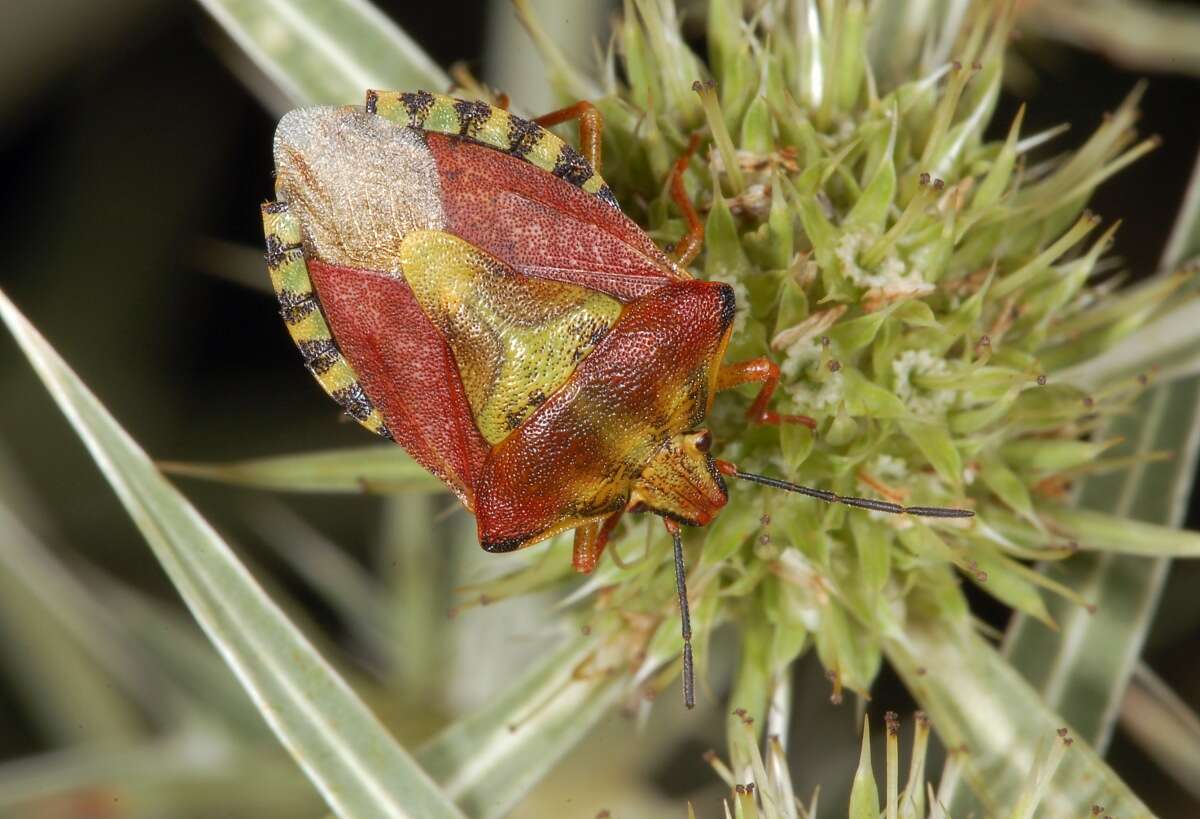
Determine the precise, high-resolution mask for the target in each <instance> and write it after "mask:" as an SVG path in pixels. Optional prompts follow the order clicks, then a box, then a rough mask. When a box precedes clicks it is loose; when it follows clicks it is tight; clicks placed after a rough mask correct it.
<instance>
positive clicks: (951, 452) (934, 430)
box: [900, 421, 963, 486]
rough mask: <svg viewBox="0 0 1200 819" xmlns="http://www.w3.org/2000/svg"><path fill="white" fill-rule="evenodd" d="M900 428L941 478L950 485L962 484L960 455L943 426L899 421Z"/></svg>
mask: <svg viewBox="0 0 1200 819" xmlns="http://www.w3.org/2000/svg"><path fill="white" fill-rule="evenodd" d="M900 428H901V429H902V430H904V434H905V435H907V436H908V437H909V438H911V439H912V441H913V443H915V444H916V445H917V449H919V450H921V454H922V455H924V456H925V457H926V458H928V459H929V463H930V464H932V465H933V468H934V469H935V470H937V473H938V475H940V476H941V478H942V480H944V481H945V482H946V483H948V484H950V485H951V486H960V485H961V484H962V471H963V470H962V456H960V455H959V454H958V450H957V449H956V448H955V446H954V441H953V440H952V439H951V437H950V434H949V433H948V432H946V430H945V428H944V427H940V426H936V425H934V424H921V423H915V422H906V421H901V422H900Z"/></svg>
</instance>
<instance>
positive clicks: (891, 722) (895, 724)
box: [883, 711, 900, 737]
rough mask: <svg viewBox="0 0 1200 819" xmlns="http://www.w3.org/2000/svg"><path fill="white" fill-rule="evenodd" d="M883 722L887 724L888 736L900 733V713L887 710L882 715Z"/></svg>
mask: <svg viewBox="0 0 1200 819" xmlns="http://www.w3.org/2000/svg"><path fill="white" fill-rule="evenodd" d="M883 721H884V724H885V725H886V726H887V732H888V736H893V737H894V736H897V735H898V734H899V733H900V715H899V714H897V713H896V712H895V711H888V712H886V713H885V714H884V715H883Z"/></svg>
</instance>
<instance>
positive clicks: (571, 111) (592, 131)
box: [534, 100, 604, 174]
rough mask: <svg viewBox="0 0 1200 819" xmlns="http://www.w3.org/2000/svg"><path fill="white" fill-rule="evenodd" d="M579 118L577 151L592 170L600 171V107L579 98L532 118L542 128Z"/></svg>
mask: <svg viewBox="0 0 1200 819" xmlns="http://www.w3.org/2000/svg"><path fill="white" fill-rule="evenodd" d="M573 119H577V120H579V149H580V150H579V152H580V153H582V154H583V156H584V158H586V159H587V161H588V162H589V163H590V164H591V166H592V170H593V171H595V172H596V173H597V174H599V173H600V134H601V132H602V131H603V129H604V117H603V116H601V114H600V109H598V108H597V107H596V106H594V105H592V104H591V103H590V102H588V101H587V100H581V101H579V102H577V103H575V104H574V105H569V106H567V107H566V108H560V109H558V110H557V111H551V112H550V113H549V114H542V115H541V116H540V117H537V118H536V119H534V122H536V123H537V124H538V125H541V126H542V127H543V128H549V127H550V126H551V125H558V124H560V123H563V122H568V121H570V120H573Z"/></svg>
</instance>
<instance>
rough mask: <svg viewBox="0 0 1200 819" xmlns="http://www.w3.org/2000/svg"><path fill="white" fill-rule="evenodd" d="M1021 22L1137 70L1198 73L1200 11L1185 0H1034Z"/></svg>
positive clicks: (1199, 64) (1046, 34)
mask: <svg viewBox="0 0 1200 819" xmlns="http://www.w3.org/2000/svg"><path fill="white" fill-rule="evenodd" d="M1025 22H1026V24H1027V25H1028V26H1029V27H1030V28H1031V29H1033V30H1034V31H1035V32H1037V33H1039V34H1042V35H1045V36H1050V37H1054V38H1057V39H1060V40H1063V41H1064V42H1067V43H1070V44H1071V45H1072V46H1075V47H1077V48H1078V47H1080V46H1083V47H1086V48H1088V49H1090V50H1093V51H1098V52H1100V53H1102V54H1104V55H1105V56H1107V57H1109V58H1110V59H1113V60H1115V61H1116V62H1118V63H1122V64H1124V65H1127V66H1131V67H1133V68H1135V69H1136V70H1138V71H1165V72H1186V73H1189V74H1200V53H1197V51H1196V43H1197V42H1200V13H1197V11H1196V9H1195V8H1194V7H1191V6H1189V5H1188V4H1186V3H1153V2H1146V0H1076V2H1071V3H1035V4H1034V5H1032V6H1030V7H1029V9H1028V13H1027V16H1026V20H1025Z"/></svg>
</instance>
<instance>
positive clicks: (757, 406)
mask: <svg viewBox="0 0 1200 819" xmlns="http://www.w3.org/2000/svg"><path fill="white" fill-rule="evenodd" d="M750 383H756V384H762V389H760V390H759V391H758V395H757V396H756V397H755V398H754V403H753V404H751V405H750V409H748V410H747V411H746V417H747V418H749V419H750V421H751V423H755V424H803V425H804V426H806V427H808V428H809V429H816V428H817V422H816V421H815V420H813V419H812V418H809V417H808V416H807V415H781V414H780V413H778V412H775V411H774V410H769V409H767V404H768V403H769V402H770V400H771V396H772V395H773V394H774V393H775V387H777V386H778V385H779V365H777V364H776V363H775V362H773V361H771V360H770V359H767V358H751V359H750V360H748V361H739V362H736V363H734V364H723V365H721V369H720V371H719V372H718V373H717V390H718V391H720V390H727V389H729V388H730V387H736V386H738V385H740V384H750Z"/></svg>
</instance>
